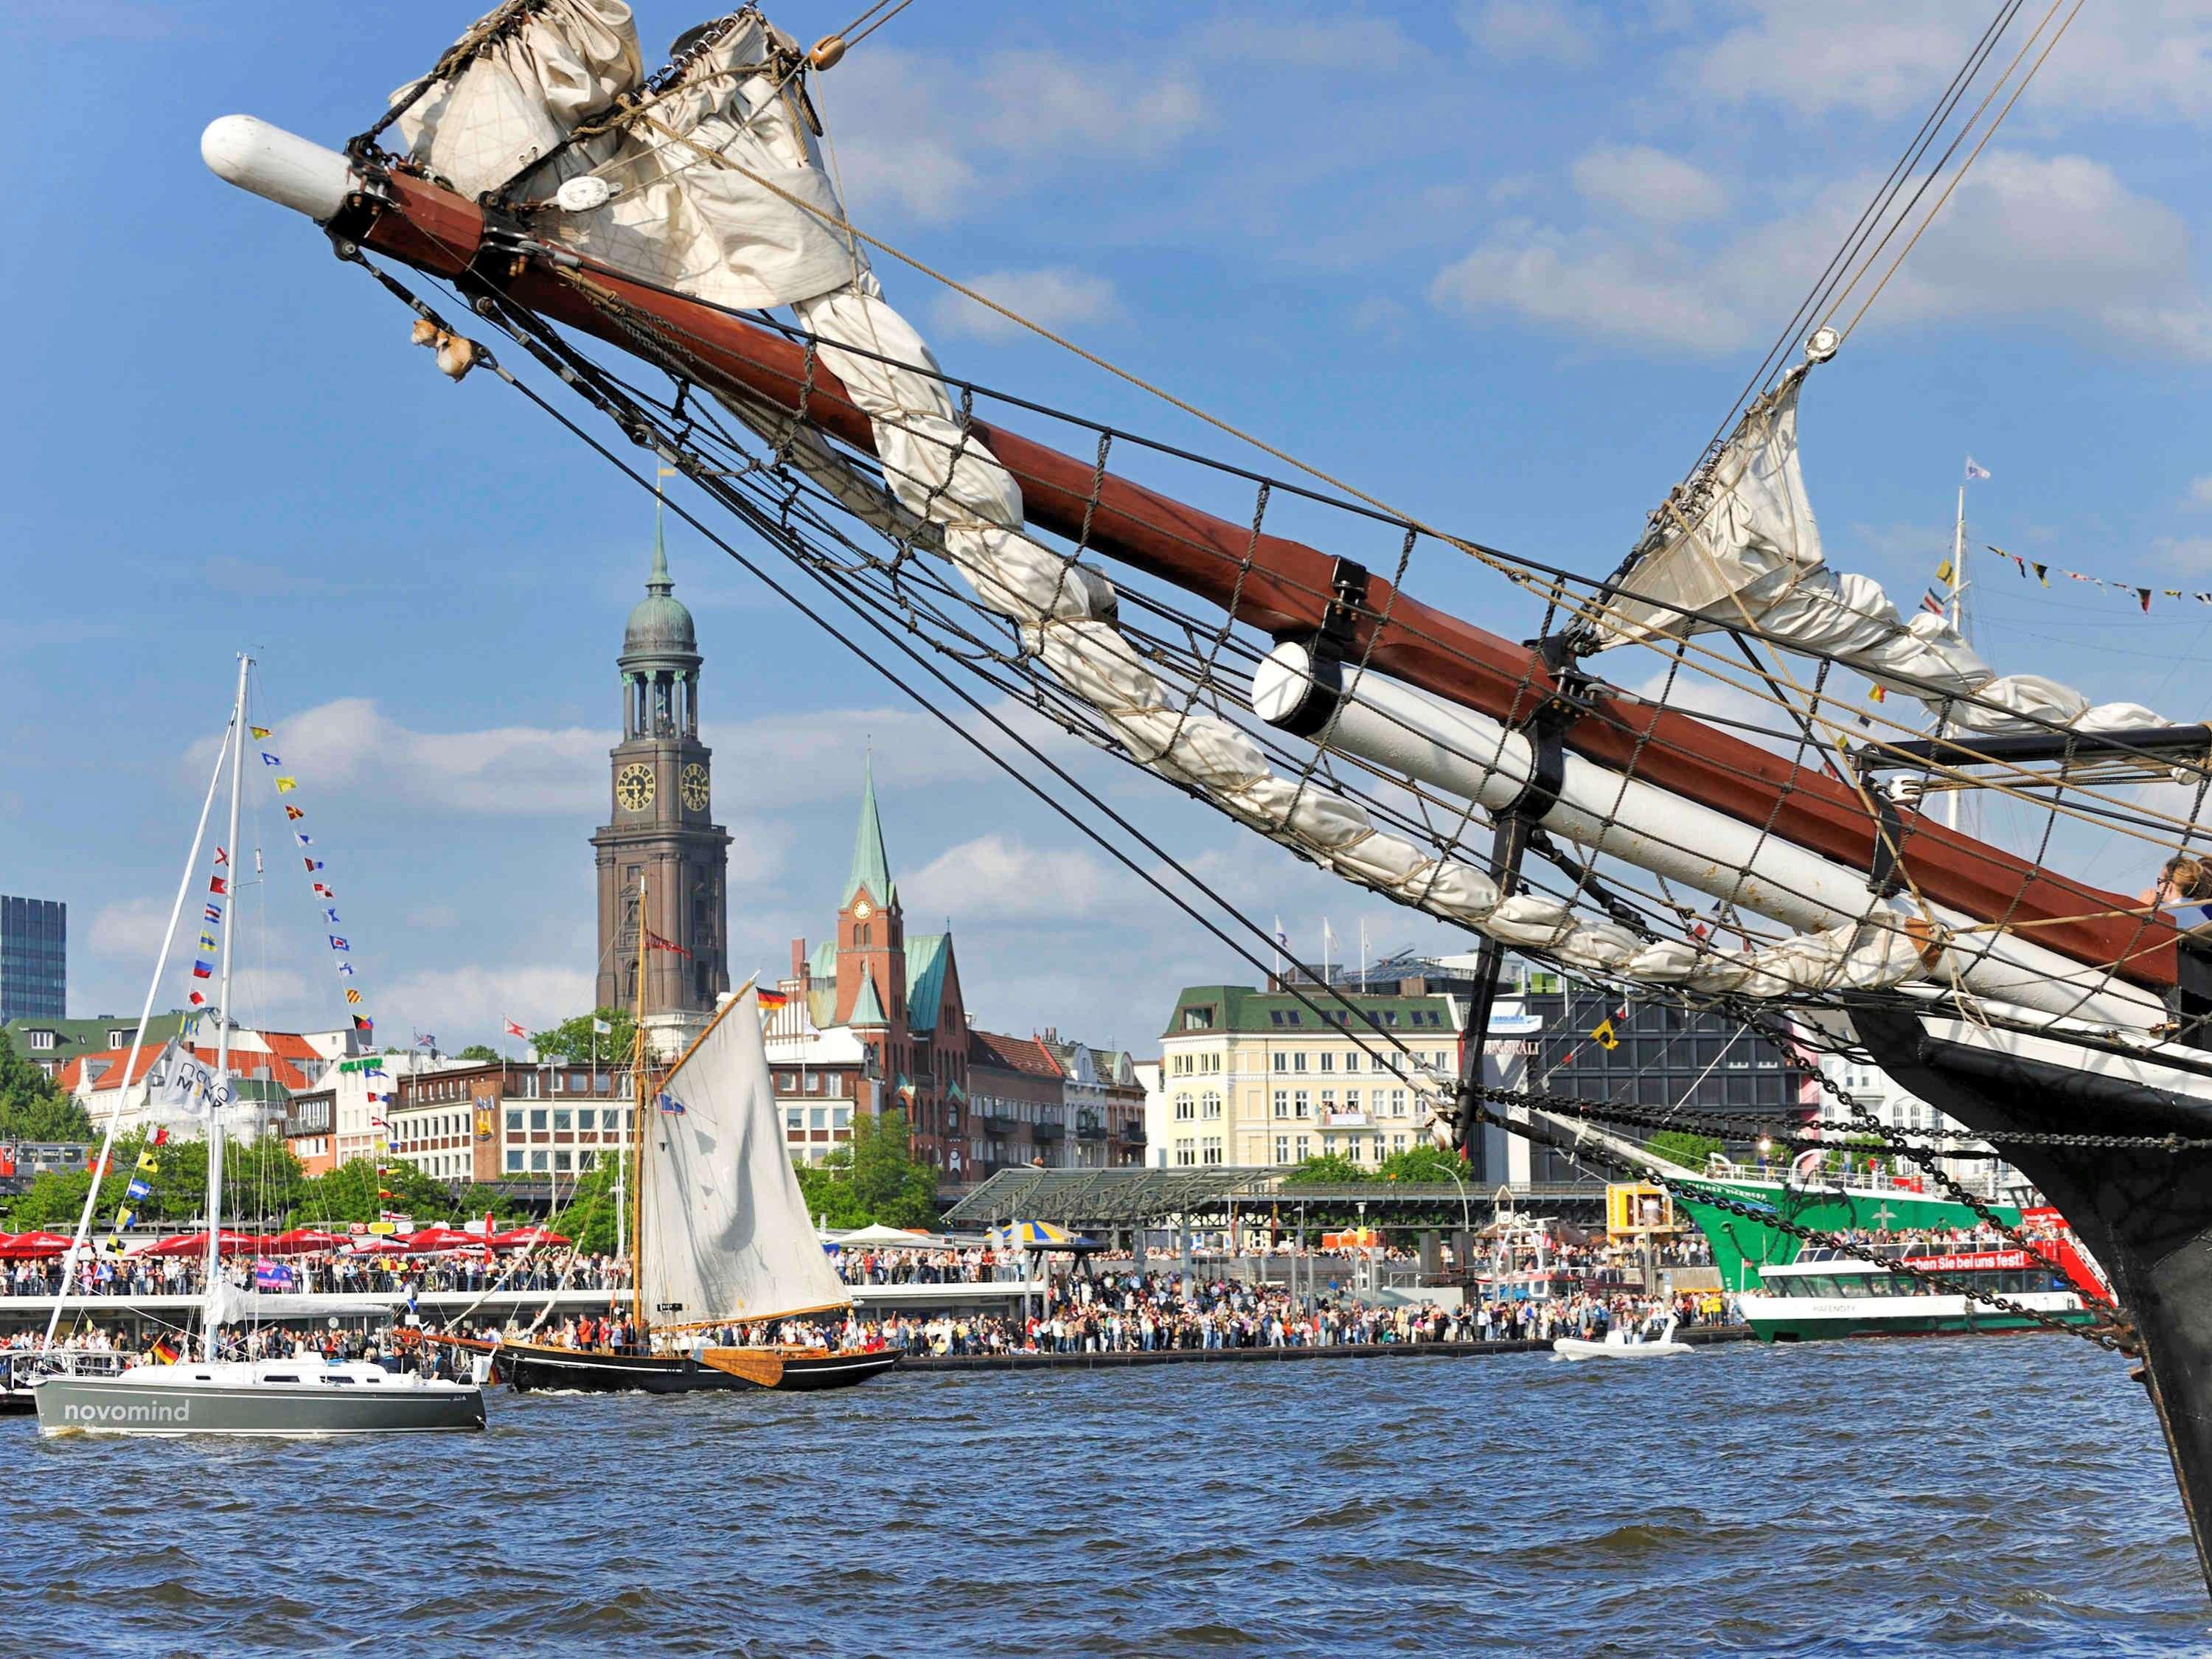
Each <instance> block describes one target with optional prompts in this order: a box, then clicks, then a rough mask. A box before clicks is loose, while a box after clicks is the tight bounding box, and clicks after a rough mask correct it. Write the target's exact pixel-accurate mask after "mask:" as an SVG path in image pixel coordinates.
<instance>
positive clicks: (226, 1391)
mask: <svg viewBox="0 0 2212 1659" xmlns="http://www.w3.org/2000/svg"><path fill="white" fill-rule="evenodd" d="M32 1395H33V1399H34V1400H35V1401H36V1404H37V1408H38V1413H39V1432H40V1433H41V1434H46V1435H77V1434H86V1435H101V1434H122V1435H149V1436H157V1437H177V1436H182V1435H195V1434H212V1435H234V1436H235V1435H249V1436H256V1437H276V1438H289V1439H311V1438H318V1437H325V1436H333V1435H355V1434H407V1433H431V1432H437V1431H452V1430H459V1429H481V1428H483V1425H484V1403H483V1389H481V1388H479V1387H477V1385H476V1384H475V1383H448V1382H441V1381H434V1380H432V1379H430V1378H428V1377H421V1376H398V1375H394V1374H392V1373H388V1372H386V1371H385V1370H383V1369H382V1368H381V1367H380V1366H376V1365H371V1364H365V1363H360V1362H355V1363H350V1364H343V1365H329V1364H325V1363H324V1362H323V1361H322V1360H321V1359H320V1358H313V1359H301V1360H264V1361H260V1362H258V1363H255V1364H242V1363H237V1362H229V1363H220V1364H191V1363H185V1364H173V1365H133V1366H132V1367H131V1369H130V1370H126V1371H124V1372H122V1373H120V1374H119V1375H118V1376H67V1375H64V1376H47V1377H42V1378H40V1380H39V1381H38V1382H37V1383H35V1384H34V1385H33V1389H32Z"/></svg>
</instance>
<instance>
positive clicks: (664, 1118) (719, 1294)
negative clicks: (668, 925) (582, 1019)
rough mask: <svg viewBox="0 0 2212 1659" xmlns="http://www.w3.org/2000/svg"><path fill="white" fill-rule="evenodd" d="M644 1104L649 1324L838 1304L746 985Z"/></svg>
mask: <svg viewBox="0 0 2212 1659" xmlns="http://www.w3.org/2000/svg"><path fill="white" fill-rule="evenodd" d="M660 1094H661V1097H660V1098H659V1099H658V1100H649V1101H647V1103H646V1115H647V1121H646V1125H645V1153H644V1157H643V1158H642V1160H641V1163H642V1169H641V1181H642V1182H643V1194H642V1196H643V1203H644V1206H645V1215H644V1219H643V1221H642V1223H641V1231H640V1234H639V1238H638V1243H639V1245H640V1255H639V1261H640V1279H639V1291H640V1292H641V1300H642V1301H643V1303H644V1304H645V1316H646V1318H647V1321H648V1322H650V1323H653V1324H655V1325H698V1324H704V1323H706V1322H709V1321H713V1320H720V1319H731V1320H740V1319H742V1320H759V1319H773V1318H775V1317H777V1316H780V1315H782V1314H787V1313H796V1312H799V1311H802V1310H812V1309H817V1308H831V1307H844V1306H847V1305H848V1304H850V1303H851V1301H852V1294H851V1292H850V1291H848V1290H847V1289H846V1288H845V1285H844V1283H843V1281H842V1280H841V1279H839V1278H838V1277H837V1274H836V1269H834V1268H833V1267H830V1265H829V1257H828V1256H826V1255H823V1249H822V1245H821V1242H820V1241H819V1240H818V1239H817V1238H816V1237H815V1236H814V1224H813V1222H812V1221H811V1219H810V1218H809V1217H808V1215H807V1212H806V1202H805V1199H804V1198H802V1197H801V1196H800V1194H799V1176H798V1175H797V1174H796V1173H795V1172H794V1171H793V1169H792V1167H791V1154H790V1153H789V1152H787V1151H786V1150H785V1147H784V1141H783V1123H782V1118H781V1114H780V1113H779V1112H778V1110H777V1109H776V1103H775V1085H773V1083H772V1082H771V1081H770V1079H769V1069H768V1049H767V1047H766V1045H765V1044H764V1043H763V1042H762V1040H761V1016H760V999H759V997H758V995H757V994H756V993H754V992H753V991H752V990H751V989H750V988H748V989H747V990H746V991H745V993H744V995H742V996H740V997H738V998H736V999H734V1000H732V1001H731V1002H730V1003H729V1004H727V1005H726V1006H725V1007H724V1008H723V1010H722V1012H720V1014H718V1015H717V1016H716V1017H715V1019H714V1024H712V1025H710V1026H708V1028H707V1031H706V1034H705V1035H704V1036H702V1037H701V1038H700V1039H699V1040H698V1042H695V1043H694V1044H692V1046H691V1048H690V1052H689V1053H687V1054H685V1055H684V1058H683V1059H682V1060H679V1061H678V1063H677V1066H676V1069H675V1070H674V1071H672V1072H671V1073H669V1076H668V1079H667V1080H666V1082H665V1083H664V1084H663V1085H661V1091H660Z"/></svg>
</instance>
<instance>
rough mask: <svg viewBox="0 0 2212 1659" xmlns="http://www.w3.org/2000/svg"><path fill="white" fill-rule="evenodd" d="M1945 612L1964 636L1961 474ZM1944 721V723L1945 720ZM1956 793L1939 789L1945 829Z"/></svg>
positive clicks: (1955, 818)
mask: <svg viewBox="0 0 2212 1659" xmlns="http://www.w3.org/2000/svg"><path fill="white" fill-rule="evenodd" d="M1973 464H1974V463H1973V460H1972V458H1971V457H1969V458H1968V459H1967V462H1966V465H1968V466H1972V465H1973ZM1948 617H1949V619H1950V623H1951V631H1952V632H1953V633H1954V634H1956V635H1958V636H1959V637H1960V639H1962V640H1963V639H1965V638H1966V480H1965V479H1964V478H1961V479H1960V481H1959V516H1958V517H1957V518H1956V519H1955V520H1953V521H1952V525H1951V603H1950V605H1949V607H1948ZM1946 724H1947V725H1948V722H1946ZM1944 735H1945V732H1944V731H1943V729H1942V727H1941V726H1939V727H1938V728H1937V730H1936V736H1937V737H1939V738H1940V737H1942V736H1944ZM1959 793H1960V792H1959V791H1958V790H1957V789H1955V788H1952V789H1946V790H1945V791H1944V792H1943V824H1944V827H1945V828H1946V829H1957V828H1958V827H1959Z"/></svg>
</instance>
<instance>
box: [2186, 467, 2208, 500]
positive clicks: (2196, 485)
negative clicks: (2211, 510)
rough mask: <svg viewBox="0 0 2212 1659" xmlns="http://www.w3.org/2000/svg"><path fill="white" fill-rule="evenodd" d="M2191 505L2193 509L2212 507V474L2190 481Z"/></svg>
mask: <svg viewBox="0 0 2212 1659" xmlns="http://www.w3.org/2000/svg"><path fill="white" fill-rule="evenodd" d="M2189 504H2190V506H2191V507H2212V472H2207V473H2205V474H2204V475H2203V477H2196V478H2191V480H2190V481H2189Z"/></svg>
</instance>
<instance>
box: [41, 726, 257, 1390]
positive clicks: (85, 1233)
mask: <svg viewBox="0 0 2212 1659" xmlns="http://www.w3.org/2000/svg"><path fill="white" fill-rule="evenodd" d="M228 755H229V750H228V746H227V745H226V746H224V747H220V748H218V749H216V754H215V765H214V767H213V768H212V769H210V771H209V773H208V787H207V793H206V795H205V796H204V797H203V798H202V799H201V801H200V821H199V824H198V827H197V828H196V829H194V830H193V831H192V850H191V852H189V853H187V854H185V872H184V874H182V875H181V876H179V877H178V878H177V897H176V902H174V903H173V904H172V905H170V907H169V927H168V931H167V933H163V934H162V935H161V949H160V950H159V951H156V952H155V956H154V971H153V972H152V973H151V974H150V975H148V976H147V979H146V1000H145V1001H144V1002H143V1003H142V1004H141V1005H140V1006H139V1009H138V1029H137V1030H136V1031H135V1032H133V1033H132V1034H131V1052H130V1054H128V1055H126V1056H125V1059H124V1061H123V1091H122V1092H121V1093H120V1094H119V1095H118V1096H117V1097H116V1102H115V1109H114V1110H113V1111H112V1112H110V1113H109V1114H108V1115H107V1131H106V1133H105V1134H104V1135H103V1136H101V1138H100V1156H99V1157H98V1158H94V1159H93V1161H92V1167H93V1170H94V1176H93V1181H92V1184H91V1185H90V1186H88V1187H87V1188H85V1189H84V1208H83V1209H82V1211H81V1212H79V1213H78V1215H77V1218H76V1237H74V1238H72V1239H71V1240H70V1249H69V1254H68V1255H65V1256H64V1257H63V1258H62V1293H61V1294H60V1295H59V1296H58V1297H55V1298H54V1310H53V1312H52V1314H51V1315H49V1316H47V1319H46V1346H48V1347H50V1348H51V1347H52V1346H54V1333H55V1332H56V1331H58V1330H59V1329H60V1328H61V1322H62V1310H63V1309H64V1307H65V1306H66V1305H67V1304H68V1302H69V1287H70V1281H71V1280H72V1279H75V1278H76V1264H77V1263H78V1262H79V1261H82V1259H83V1257H84V1246H85V1240H86V1239H87V1238H88V1237H90V1235H91V1232H92V1212H93V1209H94V1206H96V1205H98V1204H99V1202H100V1171H102V1170H106V1168H107V1161H108V1159H109V1158H112V1157H113V1156H114V1153H115V1135H116V1131H117V1130H118V1128H119V1127H121V1126H122V1122H123V1114H124V1111H125V1109H126V1108H127V1107H128V1106H129V1104H130V1101H131V1078H132V1077H133V1076H134V1075H136V1074H137V1070H138V1055H139V1053H140V1051H141V1050H142V1049H143V1048H145V1046H146V1028H147V1027H148V1026H149V1025H150V1024H153V1022H154V999H155V997H156V996H158V995H160V994H161V975H162V973H163V972H164V971H165V970H166V969H167V967H168V965H169V947H170V946H171V945H174V944H175V943H176V940H177V922H178V921H179V919H180V918H181V917H182V916H183V915H184V914H185V896H186V895H188V894H189V893H190V892H191V889H192V878H193V876H194V875H196V874H197V873H198V871H199V867H200V848H201V846H202V844H203V843H204V842H205V841H206V840H207V826H208V817H209V815H210V814H211V813H212V812H213V811H215V792H216V788H217V787H219V786H220V785H221V784H222V768H223V763H224V761H225V760H226V759H228ZM148 1092H149V1094H150V1093H151V1090H150V1089H149V1090H148Z"/></svg>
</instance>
